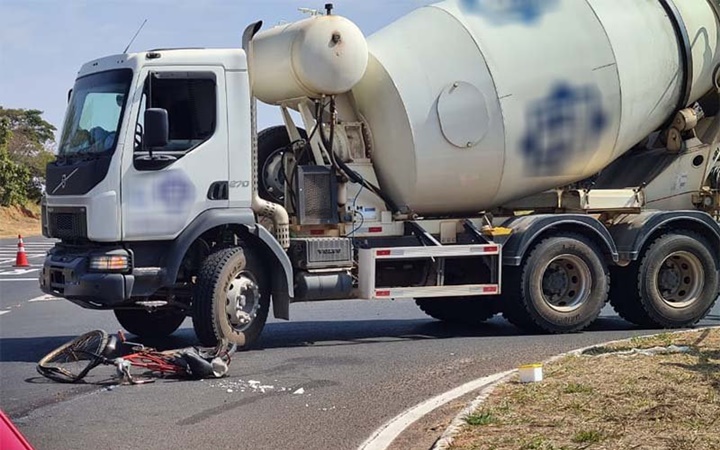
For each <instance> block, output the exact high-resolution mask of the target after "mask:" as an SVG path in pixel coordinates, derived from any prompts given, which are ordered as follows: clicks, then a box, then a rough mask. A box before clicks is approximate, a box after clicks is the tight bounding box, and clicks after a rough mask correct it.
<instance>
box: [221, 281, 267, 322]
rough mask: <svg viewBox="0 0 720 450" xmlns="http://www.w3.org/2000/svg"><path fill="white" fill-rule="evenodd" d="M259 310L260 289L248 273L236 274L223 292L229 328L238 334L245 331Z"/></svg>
mask: <svg viewBox="0 0 720 450" xmlns="http://www.w3.org/2000/svg"><path fill="white" fill-rule="evenodd" d="M259 308H260V288H259V287H258V285H257V283H256V282H255V280H254V279H253V278H252V276H251V275H250V274H249V273H247V272H240V273H238V274H237V275H236V276H235V277H234V278H233V280H232V281H231V282H230V284H228V287H227V290H226V292H225V313H226V315H227V318H228V321H229V322H230V326H232V328H233V329H234V330H235V331H236V332H238V333H241V332H243V331H245V330H247V329H248V328H250V326H251V325H252V323H253V321H254V320H255V318H256V317H257V313H258V309H259Z"/></svg>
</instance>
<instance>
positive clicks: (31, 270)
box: [0, 269, 40, 276]
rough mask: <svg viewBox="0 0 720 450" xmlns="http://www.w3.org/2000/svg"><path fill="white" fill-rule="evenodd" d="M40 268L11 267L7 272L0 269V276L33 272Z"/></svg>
mask: <svg viewBox="0 0 720 450" xmlns="http://www.w3.org/2000/svg"><path fill="white" fill-rule="evenodd" d="M39 271H40V269H13V270H10V271H8V272H5V271H0V276H15V275H27V274H29V273H33V272H39Z"/></svg>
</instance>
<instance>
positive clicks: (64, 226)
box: [46, 207, 87, 240]
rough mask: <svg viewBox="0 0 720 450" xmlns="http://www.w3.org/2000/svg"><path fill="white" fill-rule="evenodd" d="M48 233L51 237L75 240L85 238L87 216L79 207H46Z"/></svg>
mask: <svg viewBox="0 0 720 450" xmlns="http://www.w3.org/2000/svg"><path fill="white" fill-rule="evenodd" d="M46 214H47V224H48V230H47V231H48V234H49V235H50V236H49V237H51V238H57V239H63V240H76V239H85V238H87V218H86V214H85V210H84V209H80V208H52V207H50V208H47V213H46Z"/></svg>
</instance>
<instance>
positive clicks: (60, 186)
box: [52, 167, 80, 194]
mask: <svg viewBox="0 0 720 450" xmlns="http://www.w3.org/2000/svg"><path fill="white" fill-rule="evenodd" d="M78 170H80V168H79V167H78V168H77V169H75V170H73V171H72V172H70V173H69V174H63V176H62V178H61V179H60V183H58V185H57V186H55V189H53V191H52V193H53V194H54V193H56V192H57V191H59V190H60V189H65V188H66V187H67V182H68V180H69V179H70V178H72V177H73V175H75V174H76V173H77V171H78Z"/></svg>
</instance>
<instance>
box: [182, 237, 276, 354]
mask: <svg viewBox="0 0 720 450" xmlns="http://www.w3.org/2000/svg"><path fill="white" fill-rule="evenodd" d="M269 306H270V291H269V289H268V286H267V283H266V281H265V276H264V270H263V266H262V264H260V261H259V260H258V259H257V257H256V256H255V255H254V254H253V253H252V252H250V251H249V250H248V249H244V248H241V247H234V248H227V249H224V250H219V251H218V252H216V253H213V254H212V255H210V256H209V257H208V258H207V259H206V260H205V262H204V263H203V264H202V267H201V269H200V272H199V273H198V276H197V284H196V286H195V292H194V295H193V327H194V328H195V333H196V334H197V337H198V339H199V340H200V342H202V343H203V345H207V346H213V345H216V344H217V343H218V341H219V340H220V339H227V340H228V341H229V342H230V343H233V344H236V345H237V347H238V349H239V350H242V349H247V348H249V347H251V346H252V345H253V344H254V343H255V341H256V340H257V338H258V337H259V336H260V333H261V332H262V329H263V327H264V326H265V321H266V320H267V316H268V308H269Z"/></svg>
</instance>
